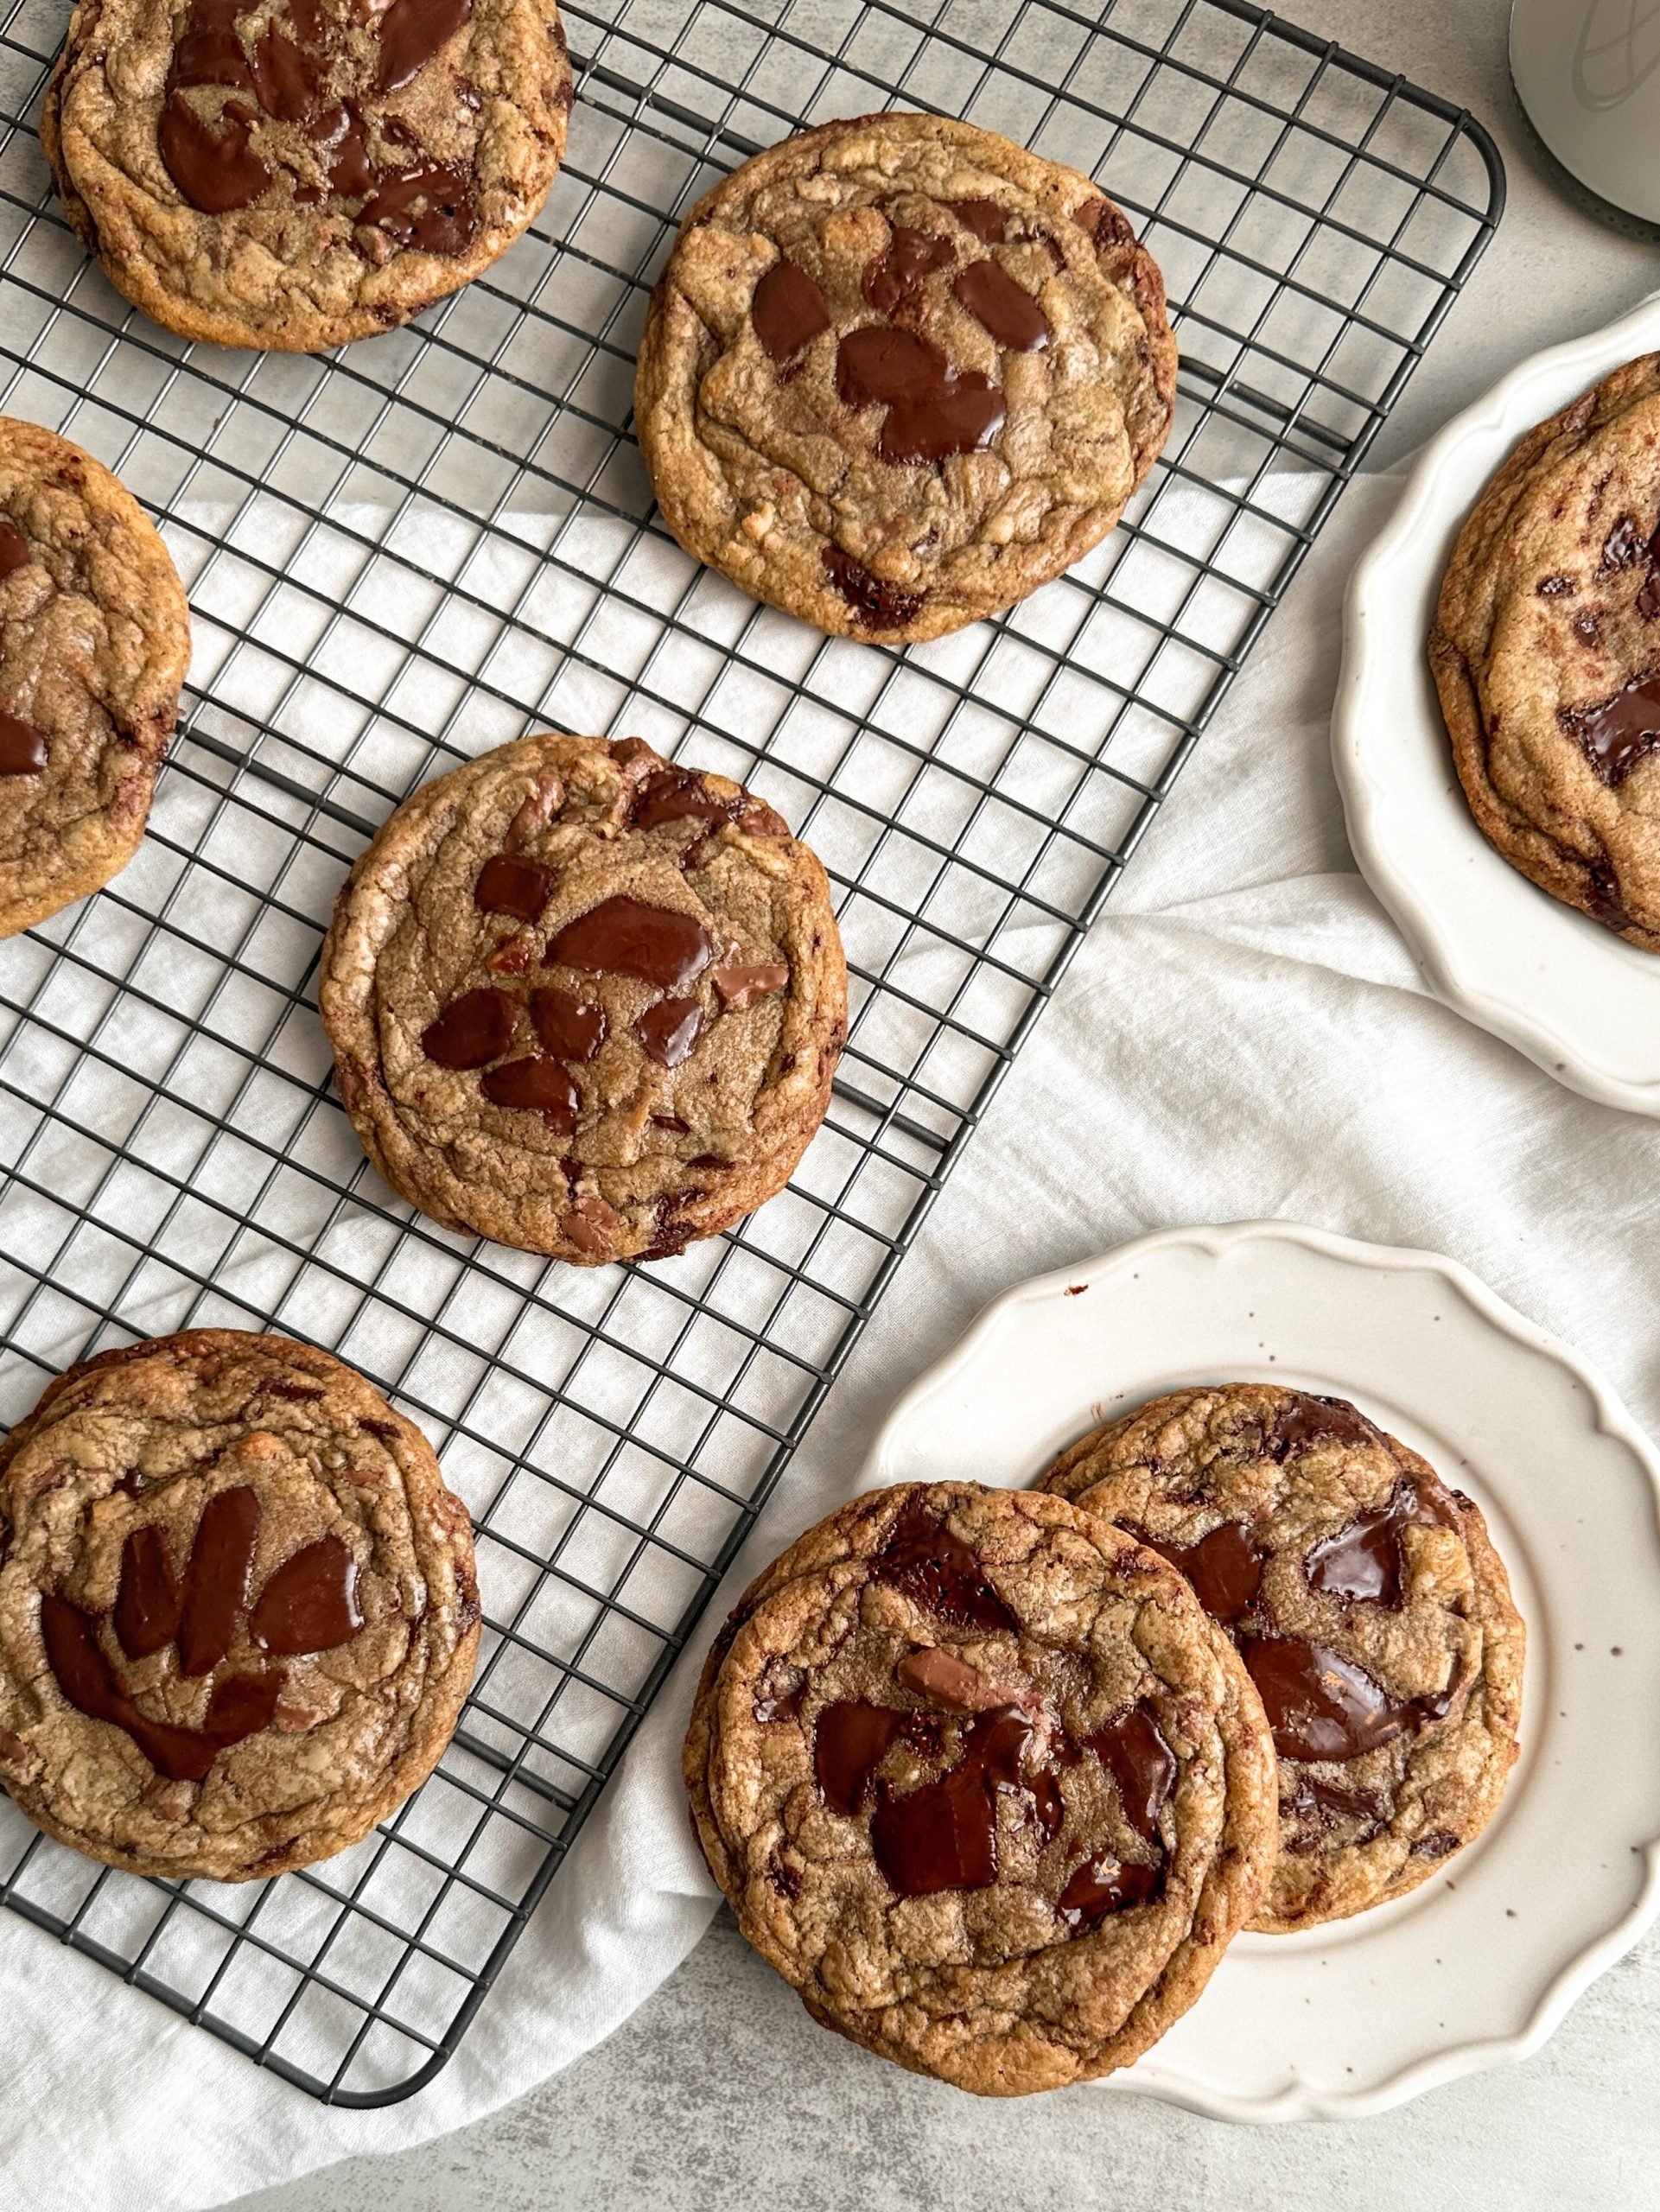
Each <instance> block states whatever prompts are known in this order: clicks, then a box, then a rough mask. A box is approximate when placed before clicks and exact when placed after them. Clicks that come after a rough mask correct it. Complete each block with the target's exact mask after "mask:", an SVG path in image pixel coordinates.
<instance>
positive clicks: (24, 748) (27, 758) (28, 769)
mask: <svg viewBox="0 0 1660 2212" xmlns="http://www.w3.org/2000/svg"><path fill="white" fill-rule="evenodd" d="M47 760H48V750H47V742H46V740H45V739H44V738H43V737H42V736H41V733H40V732H39V730H37V729H36V728H35V725H34V724H33V723H32V722H26V721H20V720H19V718H18V717H17V715H0V776H38V775H39V774H40V772H41V769H42V768H44V767H45V766H46V764H47Z"/></svg>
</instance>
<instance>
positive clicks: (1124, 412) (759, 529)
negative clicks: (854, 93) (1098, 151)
mask: <svg viewBox="0 0 1660 2212" xmlns="http://www.w3.org/2000/svg"><path fill="white" fill-rule="evenodd" d="M1175 378H1176V347H1175V340H1173V338H1172V336H1171V334H1170V326H1169V323H1168V321H1167V319H1166V315H1165V307H1164V286H1163V283H1162V281H1161V277H1160V275H1159V271H1158V269H1157V267H1156V265H1155V264H1154V261H1153V260H1152V257H1150V256H1149V255H1148V253H1147V252H1146V251H1144V249H1143V248H1142V246H1140V245H1138V244H1137V243H1136V240H1135V233H1134V232H1133V231H1132V230H1131V228H1130V226H1129V222H1128V221H1127V220H1126V219H1125V218H1124V216H1123V214H1122V213H1120V212H1119V210H1118V209H1117V208H1116V207H1114V206H1113V204H1112V202H1111V201H1110V200H1108V199H1106V198H1104V197H1103V194H1101V193H1100V192H1098V191H1097V188H1095V186H1094V185H1092V184H1091V182H1090V181H1089V180H1088V178H1087V177H1084V176H1081V175H1078V172H1077V171H1076V170H1074V169H1068V168H1059V167H1058V166H1057V165H1056V164H1055V163H1054V162H1046V161H1043V160H1040V158H1039V157H1038V156H1036V155H1034V154H1028V153H1027V152H1026V151H1025V150H1024V149H1022V148H1021V147H1019V146H1016V145H1014V144H1012V143H1010V141H1009V140H1008V139H1007V138H1001V137H997V136H996V135H995V132H992V131H989V130H977V129H976V128H975V127H974V125H972V124H966V123H952V122H945V121H942V120H941V119H940V118H938V117H937V116H926V115H903V114H900V115H867V116H861V117H859V118H856V119H855V120H854V121H851V122H845V123H827V124H824V125H823V126H822V128H820V129H818V130H809V131H806V132H805V133H803V135H802V136H801V137H797V138H791V139H788V140H786V141H785V143H784V144H783V145H781V146H775V147H773V149H771V151H770V152H767V153H765V154H761V155H760V156H757V157H756V158H755V159H754V161H751V162H746V163H745V164H744V166H743V167H742V168H741V169H739V170H737V171H736V172H735V175H732V176H730V177H728V179H727V180H726V181H725V182H724V183H723V184H721V185H717V186H716V188H715V190H714V191H713V192H711V193H709V194H708V195H707V196H706V197H705V198H704V199H703V200H700V201H699V203H698V205H697V206H696V207H695V208H694V209H693V210H692V212H691V213H690V216H689V217H688V218H687V219H686V222H685V224H684V227H683V229H682V230H681V232H680V235H679V238H677V241H676V243H675V246H674V250H673V251H672V253H671V256H670V258H669V262H668V265H667V267H666V268H665V270H664V271H663V275H662V277H661V279H660V280H659V282H658V286H657V289H656V292H655V294H654V295H653V297H652V307H651V313H650V315H649V316H648V318H647V321H646V334H645V337H644V340H643V341H642V343H641V346H640V353H639V375H638V378H637V381H636V385H635V390H634V415H635V421H636V423H637V424H638V427H639V442H640V449H641V451H642V452H643V453H644V454H645V456H646V465H647V467H649V469H650V471H651V474H652V486H653V487H654V489H655V491H656V493H657V497H658V505H659V506H660V507H661V509H662V511H663V518H664V520H665V522H666V523H667V524H668V526H669V528H670V529H671V531H673V532H674V534H675V536H676V537H677V538H678V539H679V541H680V543H682V544H683V545H684V547H685V548H686V550H687V551H688V552H690V553H692V554H695V555H696V557H697V558H698V559H699V560H700V561H706V562H708V563H709V564H710V566H711V567H713V568H716V569H720V570H722V573H723V574H725V575H728V576H730V577H731V578H732V580H733V582H735V583H737V584H741V586H742V587H743V588H744V589H745V590H746V591H748V592H752V593H754V595H755V597H756V598H758V599H764V600H768V601H771V602H772V603H773V605H774V606H776V607H785V608H786V609H787V610H788V611H789V612H790V613H792V614H798V615H800V616H801V617H802V618H803V620H805V621H808V622H811V623H814V624H816V625H817V627H818V628H819V629H821V630H829V631H832V632H839V633H841V634H843V635H846V636H851V637H862V638H880V639H884V640H885V641H887V642H888V643H892V644H903V643H906V642H908V641H912V640H915V639H923V638H938V637H940V636H942V635H943V634H944V632H946V631H949V630H956V629H960V628H961V626H963V624H964V623H965V622H973V621H976V620H978V619H979V618H980V617H981V616H982V615H985V614H992V613H996V612H997V610H998V609H999V608H1001V607H1010V606H1013V605H1014V602H1015V601H1017V600H1021V599H1024V598H1025V597H1026V595H1027V593H1028V592H1031V591H1034V590H1035V589H1036V588H1037V587H1038V586H1039V585H1040V584H1044V583H1047V582H1049V581H1050V579H1051V578H1052V577H1054V576H1058V575H1059V574H1060V573H1061V571H1062V570H1063V569H1067V568H1070V567H1071V565H1072V563H1073V562H1075V561H1077V560H1079V559H1081V558H1082V556H1084V554H1085V553H1087V552H1088V551H1089V550H1090V549H1091V546H1093V545H1095V544H1097V543H1098V542H1099V541H1100V539H1102V538H1103V537H1105V536H1106V534H1107V532H1108V531H1110V529H1111V528H1112V526H1113V524H1115V523H1116V521H1117V519H1118V518H1119V516H1120V515H1121V514H1122V513H1123V508H1124V504H1125V502H1126V501H1127V500H1128V499H1129V496H1130V494H1131V493H1132V492H1133V491H1134V490H1135V486H1137V485H1138V484H1139V483H1140V482H1141V480H1142V477H1143V476H1145V475H1146V474H1147V472H1148V469H1149V468H1150V467H1152V465H1153V462H1154V459H1155V458H1156V457H1157V454H1158V452H1159V448H1161V446H1162V444H1163V443H1164V440H1165V435H1166V433H1167V430H1168V429H1169V427H1170V419H1171V412H1172V409H1173V404H1174V397H1175Z"/></svg>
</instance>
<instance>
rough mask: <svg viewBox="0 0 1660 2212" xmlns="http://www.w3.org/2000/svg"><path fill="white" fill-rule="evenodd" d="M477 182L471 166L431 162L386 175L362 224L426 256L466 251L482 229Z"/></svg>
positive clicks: (360, 217)
mask: <svg viewBox="0 0 1660 2212" xmlns="http://www.w3.org/2000/svg"><path fill="white" fill-rule="evenodd" d="M403 4H404V0H398V5H400V6H401V5H403ZM388 12H389V13H391V10H388ZM476 181H477V180H476V178H475V176H474V170H473V167H472V164H471V163H470V162H428V163H427V165H426V167H425V168H415V169H408V170H404V171H403V172H401V173H400V174H398V175H391V176H389V175H385V173H384V172H383V173H382V174H381V175H380V176H379V179H378V186H377V189H376V190H375V191H374V192H372V194H370V196H369V198H368V199H367V200H365V201H364V203H363V206H362V207H361V209H360V210H359V214H358V220H359V223H366V224H367V225H368V226H370V228H371V229H373V230H378V231H385V233H386V235H387V237H388V238H395V239H396V240H397V241H398V245H411V246H414V247H416V248H417V250H418V251H420V252H422V253H436V254H442V255H448V256H451V257H453V256H455V255H456V254H459V253H465V252H466V251H467V247H468V246H470V245H472V243H473V241H474V238H476V237H477V236H478V231H479V220H480V217H479V206H478V200H477V198H476V195H475V191H474V187H475V184H476Z"/></svg>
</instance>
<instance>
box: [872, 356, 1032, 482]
mask: <svg viewBox="0 0 1660 2212" xmlns="http://www.w3.org/2000/svg"><path fill="white" fill-rule="evenodd" d="M1006 412H1007V408H1006V405H1005V403H1004V400H1003V396H1002V392H1001V391H998V390H997V388H996V386H995V385H994V384H993V383H992V382H991V380H990V379H989V378H987V377H983V376H981V375H979V374H978V373H977V372H976V371H974V370H972V369H969V370H964V372H963V373H962V374H961V375H954V376H953V377H952V378H951V382H950V383H949V384H948V385H946V386H945V387H944V390H943V391H940V392H939V393H938V396H937V397H934V398H932V399H927V400H919V401H907V402H906V403H905V404H902V405H900V406H894V407H890V408H889V409H888V410H887V421H886V422H885V423H883V424H882V427H881V436H880V437H879V438H878V439H877V441H876V451H877V453H878V454H880V455H881V459H882V460H883V461H945V460H948V459H949V458H950V457H951V454H957V453H976V452H978V451H979V450H980V448H982V447H984V446H988V445H989V444H990V442H991V439H992V435H993V433H994V432H995V430H997V429H999V428H1000V427H1001V425H1002V420H1003V416H1004V415H1005V413H1006Z"/></svg>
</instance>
